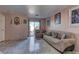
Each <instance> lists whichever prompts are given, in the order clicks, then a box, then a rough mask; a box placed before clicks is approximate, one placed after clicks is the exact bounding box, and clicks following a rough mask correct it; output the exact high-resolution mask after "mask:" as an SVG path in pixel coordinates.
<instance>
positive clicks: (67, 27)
mask: <svg viewBox="0 0 79 59" xmlns="http://www.w3.org/2000/svg"><path fill="white" fill-rule="evenodd" d="M75 7H79V6H75ZM75 7H69V8H65V9H63V10H60V12H61V24H59V25H56V24H55V23H54V15H53V16H52V17H51V23H50V24H51V25H50V27H47V30H48V31H50V30H60V31H67V32H72V33H74V34H75V36H76V43H75V51H78V52H79V25H76V26H74V25H71V24H70V20H71V19H70V14H69V13H70V10H71V9H73V8H75ZM56 12H58V11H56Z"/></svg>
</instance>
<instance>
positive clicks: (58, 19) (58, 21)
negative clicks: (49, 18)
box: [55, 12, 61, 24]
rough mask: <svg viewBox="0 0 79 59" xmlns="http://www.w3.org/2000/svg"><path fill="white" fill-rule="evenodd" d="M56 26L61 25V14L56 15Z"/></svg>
mask: <svg viewBox="0 0 79 59" xmlns="http://www.w3.org/2000/svg"><path fill="white" fill-rule="evenodd" d="M55 24H61V13H60V12H59V13H57V14H55Z"/></svg>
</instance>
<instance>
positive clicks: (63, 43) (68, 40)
mask: <svg viewBox="0 0 79 59" xmlns="http://www.w3.org/2000/svg"><path fill="white" fill-rule="evenodd" d="M50 33H51V34H50V35H49V34H44V35H43V39H44V40H45V41H47V42H48V43H49V44H51V45H52V46H53V47H55V48H56V49H57V50H58V51H60V52H64V50H65V49H66V48H67V47H69V46H72V45H74V44H75V37H74V35H73V34H72V33H67V32H66V33H65V32H62V31H52V32H50ZM57 36H58V37H57Z"/></svg>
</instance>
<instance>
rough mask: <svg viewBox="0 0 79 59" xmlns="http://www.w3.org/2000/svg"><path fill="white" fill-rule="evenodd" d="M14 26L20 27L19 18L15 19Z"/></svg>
mask: <svg viewBox="0 0 79 59" xmlns="http://www.w3.org/2000/svg"><path fill="white" fill-rule="evenodd" d="M14 24H15V25H19V24H20V18H19V17H15V18H14Z"/></svg>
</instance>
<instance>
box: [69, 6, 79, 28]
mask: <svg viewBox="0 0 79 59" xmlns="http://www.w3.org/2000/svg"><path fill="white" fill-rule="evenodd" d="M69 26H70V27H73V26H75V27H76V26H79V6H78V7H73V8H71V9H69Z"/></svg>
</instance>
